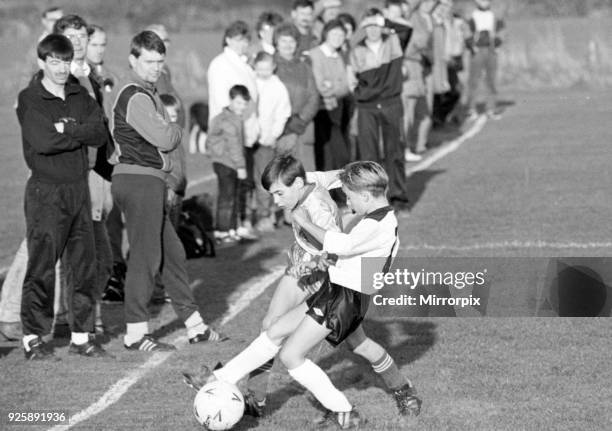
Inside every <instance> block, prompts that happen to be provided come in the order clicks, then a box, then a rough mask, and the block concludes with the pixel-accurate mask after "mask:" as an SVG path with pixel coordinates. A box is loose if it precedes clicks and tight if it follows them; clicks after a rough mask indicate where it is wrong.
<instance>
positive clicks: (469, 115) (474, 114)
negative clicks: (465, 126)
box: [465, 109, 480, 121]
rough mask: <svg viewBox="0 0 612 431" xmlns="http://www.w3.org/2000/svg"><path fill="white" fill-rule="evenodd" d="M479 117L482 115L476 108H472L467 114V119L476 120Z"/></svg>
mask: <svg viewBox="0 0 612 431" xmlns="http://www.w3.org/2000/svg"><path fill="white" fill-rule="evenodd" d="M478 117H480V115H479V114H478V112H477V111H476V110H474V109H470V110H469V111H468V112H467V116H466V117H465V121H476V120H477V119H478Z"/></svg>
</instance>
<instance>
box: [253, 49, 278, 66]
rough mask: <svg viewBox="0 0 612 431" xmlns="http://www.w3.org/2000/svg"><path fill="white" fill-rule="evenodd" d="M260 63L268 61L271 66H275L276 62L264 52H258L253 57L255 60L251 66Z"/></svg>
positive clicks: (270, 55)
mask: <svg viewBox="0 0 612 431" xmlns="http://www.w3.org/2000/svg"><path fill="white" fill-rule="evenodd" d="M260 61H269V62H271V63H272V64H276V61H275V60H274V56H273V55H272V54H270V53H269V52H266V51H259V52H258V53H257V55H256V56H255V59H254V60H253V64H257V63H259V62H260Z"/></svg>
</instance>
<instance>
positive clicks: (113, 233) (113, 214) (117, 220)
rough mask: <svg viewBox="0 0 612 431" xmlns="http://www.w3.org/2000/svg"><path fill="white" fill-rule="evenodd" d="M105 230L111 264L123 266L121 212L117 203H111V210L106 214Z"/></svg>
mask: <svg viewBox="0 0 612 431" xmlns="http://www.w3.org/2000/svg"><path fill="white" fill-rule="evenodd" d="M106 229H107V231H108V239H109V241H110V247H111V251H112V253H113V264H115V265H116V264H118V263H119V264H123V265H125V259H124V258H123V249H122V243H123V220H121V210H120V209H119V205H117V202H113V209H112V210H111V211H110V213H108V217H107V218H106Z"/></svg>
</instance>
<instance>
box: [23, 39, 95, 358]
mask: <svg viewBox="0 0 612 431" xmlns="http://www.w3.org/2000/svg"><path fill="white" fill-rule="evenodd" d="M73 55H74V51H73V47H72V44H71V42H70V41H69V40H68V38H66V37H64V36H61V35H49V36H47V37H46V38H44V39H43V40H42V41H41V42H40V43H39V45H38V57H39V64H40V67H41V69H42V70H43V75H42V77H41V79H34V80H33V81H32V83H31V84H30V86H29V87H28V88H26V89H25V90H23V91H22V92H21V93H20V94H19V99H18V106H17V117H18V119H19V123H20V125H21V131H22V140H23V152H24V156H25V160H26V163H27V165H28V167H29V168H30V170H31V173H32V175H31V177H30V179H29V180H28V182H27V185H26V191H25V216H26V229H27V233H26V238H27V244H28V256H29V262H28V267H27V270H26V276H25V281H24V285H23V296H22V302H21V319H22V323H23V332H24V338H23V344H24V348H25V355H26V358H27V359H47V358H52V357H53V356H54V355H53V351H52V350H51V349H50V348H49V347H48V346H47V345H46V344H45V343H43V342H42V339H41V336H42V335H45V334H47V333H49V331H50V329H51V323H52V319H53V297H54V284H55V263H56V262H57V260H58V259H59V258H60V256H61V257H62V260H63V262H64V266H65V268H66V269H67V270H68V273H69V274H70V277H71V278H70V279H71V282H70V286H71V289H70V292H68V295H67V296H68V306H69V315H70V317H69V320H70V322H69V323H70V329H71V341H72V342H71V344H70V353H75V354H80V355H84V356H105V355H106V352H105V351H104V350H103V349H102V348H101V347H100V346H98V345H97V344H95V343H93V342H91V341H90V340H89V337H88V333H89V332H92V331H93V323H94V321H93V318H94V308H93V305H94V304H93V294H94V289H95V275H96V266H95V264H96V263H95V250H94V236H93V226H92V219H91V204H90V199H89V191H88V186H87V172H88V158H87V151H88V149H87V147H88V146H91V147H97V146H100V145H103V144H104V143H105V139H100V136H105V134H106V133H107V132H106V129H105V125H104V116H103V113H102V110H101V109H100V107H99V106H98V104H97V103H96V101H95V100H94V99H92V98H91V97H90V96H89V94H88V93H87V90H85V89H84V88H83V87H81V86H79V85H75V84H70V83H68V84H67V83H66V82H67V80H68V77H69V71H70V62H71V60H72V57H73Z"/></svg>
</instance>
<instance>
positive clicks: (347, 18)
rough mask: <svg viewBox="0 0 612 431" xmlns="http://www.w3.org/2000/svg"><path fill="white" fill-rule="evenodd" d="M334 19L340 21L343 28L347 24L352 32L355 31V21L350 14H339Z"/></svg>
mask: <svg viewBox="0 0 612 431" xmlns="http://www.w3.org/2000/svg"><path fill="white" fill-rule="evenodd" d="M336 19H337V20H338V21H340V22H341V23H342V24H344V25H345V26H346V25H347V24H348V25H350V26H351V28H352V29H353V31H355V30H356V29H357V21H355V18H354V17H353V15H351V14H350V13H346V12H344V13H341V14H339V15H338V17H337V18H336Z"/></svg>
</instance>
